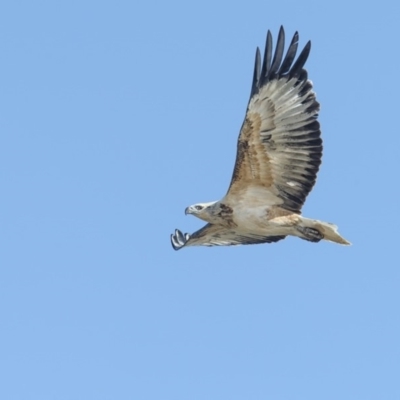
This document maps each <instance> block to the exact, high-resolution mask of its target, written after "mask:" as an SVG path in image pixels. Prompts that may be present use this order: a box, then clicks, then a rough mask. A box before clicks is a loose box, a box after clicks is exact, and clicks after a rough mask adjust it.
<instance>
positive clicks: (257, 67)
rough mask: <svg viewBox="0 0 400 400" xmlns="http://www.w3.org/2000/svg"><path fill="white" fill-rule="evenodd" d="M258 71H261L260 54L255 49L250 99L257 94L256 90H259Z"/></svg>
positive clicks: (258, 50)
mask: <svg viewBox="0 0 400 400" xmlns="http://www.w3.org/2000/svg"><path fill="white" fill-rule="evenodd" d="M260 69H261V53H260V49H259V48H258V47H257V50H256V59H255V61H254V72H253V83H252V85H251V93H250V97H251V96H253V94H255V93H257V90H258V88H259V80H260Z"/></svg>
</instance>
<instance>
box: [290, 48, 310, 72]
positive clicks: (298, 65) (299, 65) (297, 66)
mask: <svg viewBox="0 0 400 400" xmlns="http://www.w3.org/2000/svg"><path fill="white" fill-rule="evenodd" d="M310 50H311V41H310V40H309V41H308V42H307V44H306V45H305V46H304V49H303V50H302V51H301V53H300V55H299V57H298V58H297V60H296V62H295V63H294V64H293V66H292V68H291V69H290V72H289V76H290V77H291V78H293V77H294V76H296V75H298V74H300V73H301V71H302V69H303V67H304V64H305V63H306V61H307V58H308V56H309V55H310Z"/></svg>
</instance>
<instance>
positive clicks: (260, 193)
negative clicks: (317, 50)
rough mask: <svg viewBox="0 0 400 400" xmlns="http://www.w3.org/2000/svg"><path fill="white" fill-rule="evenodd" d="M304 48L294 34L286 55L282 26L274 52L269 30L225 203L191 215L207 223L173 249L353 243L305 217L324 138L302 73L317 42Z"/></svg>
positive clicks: (197, 207)
mask: <svg viewBox="0 0 400 400" xmlns="http://www.w3.org/2000/svg"><path fill="white" fill-rule="evenodd" d="M298 41H299V35H298V33H297V32H296V33H295V34H294V36H293V39H292V41H291V42H290V45H289V47H288V49H287V52H286V54H285V56H284V47H285V32H284V29H283V27H281V28H280V30H279V35H278V40H277V43H276V49H275V51H274V52H273V48H272V35H271V32H270V31H268V34H267V38H266V45H265V51H264V59H263V60H262V62H261V54H260V50H259V48H257V51H256V58H255V66H254V74H253V81H252V85H251V93H250V100H249V103H248V106H247V111H246V116H245V119H244V122H243V125H242V128H241V130H240V134H239V138H238V143H237V153H236V162H235V167H234V169H233V175H232V180H231V183H230V185H229V189H228V192H227V193H226V195H225V197H224V198H223V199H221V200H219V201H213V202H209V203H197V204H194V205H191V206H189V207H187V208H186V210H185V214H191V215H194V216H195V217H197V218H200V219H202V220H204V221H206V222H207V224H206V225H205V226H204V227H203V228H201V229H199V230H198V231H196V232H194V233H193V234H188V233H185V234H183V233H182V232H181V231H180V230H178V229H176V230H175V233H174V234H172V235H171V243H172V246H173V248H174V249H175V250H179V249H181V248H182V247H187V246H229V245H240V244H258V243H273V242H278V241H279V240H282V239H285V237H286V236H297V237H299V238H301V239H304V240H308V241H310V242H319V241H320V240H322V239H324V240H329V241H331V242H335V243H339V244H343V245H349V244H350V243H349V242H348V241H347V240H346V239H344V238H343V237H342V236H340V234H339V233H338V228H337V226H336V225H334V224H331V223H327V222H322V221H318V220H315V219H309V218H305V217H303V216H302V215H301V208H302V206H303V204H304V202H305V200H306V197H307V195H308V194H309V193H310V191H311V189H312V188H313V186H314V184H315V181H316V177H317V173H318V170H319V167H320V164H321V157H322V139H321V131H320V124H319V122H318V120H317V117H318V111H319V108H320V106H319V103H318V102H317V100H316V97H315V93H314V91H313V85H312V82H311V81H310V80H308V74H307V71H306V70H305V69H304V64H305V62H306V61H307V58H308V56H309V54H310V49H311V42H310V41H309V42H308V43H307V44H306V45H305V47H304V48H303V50H302V51H301V53H300V55H299V56H298V57H297V59H296V52H297V47H298Z"/></svg>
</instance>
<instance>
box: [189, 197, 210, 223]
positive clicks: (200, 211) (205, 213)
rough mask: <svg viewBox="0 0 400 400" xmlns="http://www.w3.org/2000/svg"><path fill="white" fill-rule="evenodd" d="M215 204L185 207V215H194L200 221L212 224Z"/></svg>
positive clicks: (198, 204)
mask: <svg viewBox="0 0 400 400" xmlns="http://www.w3.org/2000/svg"><path fill="white" fill-rule="evenodd" d="M215 203H217V202H216V201H212V202H210V203H197V204H193V205H192V206H189V207H186V210H185V214H186V215H187V214H191V215H194V216H195V217H197V218H200V219H202V220H203V221H207V222H212V221H213V215H214V209H215V207H214V205H215Z"/></svg>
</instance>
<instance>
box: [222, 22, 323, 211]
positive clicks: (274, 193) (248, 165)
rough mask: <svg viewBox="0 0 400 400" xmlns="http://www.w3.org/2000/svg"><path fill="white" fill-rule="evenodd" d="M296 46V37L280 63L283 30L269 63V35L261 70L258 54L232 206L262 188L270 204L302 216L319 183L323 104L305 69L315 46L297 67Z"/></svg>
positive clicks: (230, 192) (231, 192) (232, 188)
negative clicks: (319, 114)
mask: <svg viewBox="0 0 400 400" xmlns="http://www.w3.org/2000/svg"><path fill="white" fill-rule="evenodd" d="M297 43H298V34H297V32H296V34H295V35H294V37H293V39H292V42H291V44H290V45H289V48H288V51H287V54H286V56H285V58H284V59H283V61H282V58H283V47H284V31H283V28H281V30H280V32H279V37H278V42H277V49H276V51H275V55H274V58H273V59H272V60H271V58H272V57H271V55H272V39H271V34H270V32H268V36H267V42H266V51H265V55H264V60H263V64H262V66H261V57H260V52H259V49H257V53H256V62H255V68H254V77H253V85H252V90H251V97H250V101H249V105H248V108H247V112H246V117H245V120H244V122H243V125H242V128H241V131H240V135H239V139H238V144H237V155H236V162H235V167H234V171H233V176H232V181H231V184H230V187H229V190H228V193H227V195H226V199H228V201H229V200H230V201H233V202H234V201H235V197H238V196H244V195H245V194H246V193H247V192H248V190H249V189H251V188H253V189H254V188H258V189H261V192H262V191H263V190H264V193H268V194H270V196H266V205H280V206H281V207H283V208H285V209H287V210H290V211H292V212H300V210H301V207H302V205H303V204H304V201H305V199H306V197H307V195H308V194H309V192H310V191H311V189H312V187H313V186H314V184H315V181H316V176H317V172H318V169H319V166H320V164H321V157H322V140H321V138H320V134H321V132H320V126H319V123H318V121H317V116H318V111H319V103H318V102H317V101H316V98H315V94H314V92H313V90H312V83H311V82H310V81H309V80H308V78H307V72H306V71H305V70H304V69H303V66H304V63H305V62H306V60H307V57H308V55H309V52H310V47H311V43H310V42H308V43H307V45H306V46H305V47H304V49H303V51H302V52H301V54H300V55H299V57H298V58H297V60H296V61H295V62H294V63H293V60H294V58H295V54H296V51H297ZM269 203H270V204H269Z"/></svg>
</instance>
